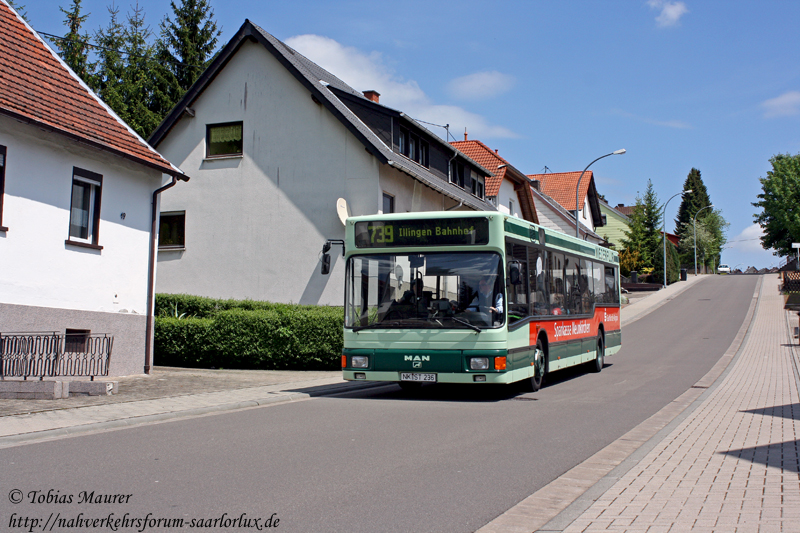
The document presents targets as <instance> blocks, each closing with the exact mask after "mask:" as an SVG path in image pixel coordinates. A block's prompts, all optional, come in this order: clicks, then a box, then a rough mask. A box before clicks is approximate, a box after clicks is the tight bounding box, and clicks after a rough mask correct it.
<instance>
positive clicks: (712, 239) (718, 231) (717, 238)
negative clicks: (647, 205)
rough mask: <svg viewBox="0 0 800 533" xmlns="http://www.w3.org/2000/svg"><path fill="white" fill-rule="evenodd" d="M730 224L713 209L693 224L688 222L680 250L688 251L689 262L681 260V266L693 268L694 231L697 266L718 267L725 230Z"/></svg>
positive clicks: (724, 240)
mask: <svg viewBox="0 0 800 533" xmlns="http://www.w3.org/2000/svg"><path fill="white" fill-rule="evenodd" d="M729 225H730V224H728V222H726V221H725V219H724V218H722V211H720V210H718V209H715V210H710V214H709V215H708V216H706V217H702V218H698V219H697V221H696V227H695V222H694V221H692V222H689V225H688V226H686V231H685V232H684V235H682V236H681V242H680V248H681V249H682V250H690V253H691V260H690V261H685V260H683V259H682V263H683V264H691V265H692V267H694V252H695V249H694V247H695V231H696V237H697V239H696V242H697V264H698V266H699V265H706V266H709V265H711V264H715V265H718V264H719V257H720V253H721V252H722V246H723V245H724V244H725V242H726V235H725V230H726V229H727V228H728V226H729Z"/></svg>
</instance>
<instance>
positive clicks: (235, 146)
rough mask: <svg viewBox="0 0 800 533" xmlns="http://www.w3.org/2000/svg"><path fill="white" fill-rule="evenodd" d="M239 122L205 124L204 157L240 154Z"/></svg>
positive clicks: (240, 125)
mask: <svg viewBox="0 0 800 533" xmlns="http://www.w3.org/2000/svg"><path fill="white" fill-rule="evenodd" d="M242 130H243V127H242V123H241V122H227V123H225V124H208V125H207V126H206V150H207V153H206V157H221V156H230V155H242V145H243V142H242V139H243V133H242Z"/></svg>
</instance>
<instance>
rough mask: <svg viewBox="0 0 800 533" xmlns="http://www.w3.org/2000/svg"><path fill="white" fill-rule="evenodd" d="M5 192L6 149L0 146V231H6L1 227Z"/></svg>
mask: <svg viewBox="0 0 800 533" xmlns="http://www.w3.org/2000/svg"><path fill="white" fill-rule="evenodd" d="M5 190H6V147H5V146H2V145H0V231H8V228H7V227H5V226H3V192H4V191H5Z"/></svg>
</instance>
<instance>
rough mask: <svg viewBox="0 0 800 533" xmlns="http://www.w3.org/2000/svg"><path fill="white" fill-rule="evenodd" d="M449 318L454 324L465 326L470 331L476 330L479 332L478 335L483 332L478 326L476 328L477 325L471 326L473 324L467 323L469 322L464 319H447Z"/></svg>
mask: <svg viewBox="0 0 800 533" xmlns="http://www.w3.org/2000/svg"><path fill="white" fill-rule="evenodd" d="M447 318H449V319H450V320H452V321H453V322H458V323H459V324H463V325H465V326H467V327H468V328H469V329H474V330H475V331H477V332H478V333H480V331H481V328H479V327H478V326H476V325H475V324H471V323H469V322H467V321H466V320H464V319H463V318H458V317H455V316H449V317H447Z"/></svg>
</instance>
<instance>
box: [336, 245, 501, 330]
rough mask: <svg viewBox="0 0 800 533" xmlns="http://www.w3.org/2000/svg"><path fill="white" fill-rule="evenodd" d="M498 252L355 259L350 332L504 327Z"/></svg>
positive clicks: (350, 277)
mask: <svg viewBox="0 0 800 533" xmlns="http://www.w3.org/2000/svg"><path fill="white" fill-rule="evenodd" d="M501 267H502V263H501V259H500V255H499V254H497V253H493V252H482V253H470V252H464V253H459V252H451V253H409V254H375V255H357V256H352V257H351V258H350V260H349V261H348V265H347V275H346V276H347V281H346V290H345V309H346V312H345V327H347V328H353V330H354V331H359V330H362V329H379V328H418V329H423V328H436V329H472V330H475V331H480V329H482V328H494V327H500V326H502V325H503V324H504V323H505V307H504V301H503V296H504V295H503V287H504V282H503V279H502V277H503V271H502V268H501Z"/></svg>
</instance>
